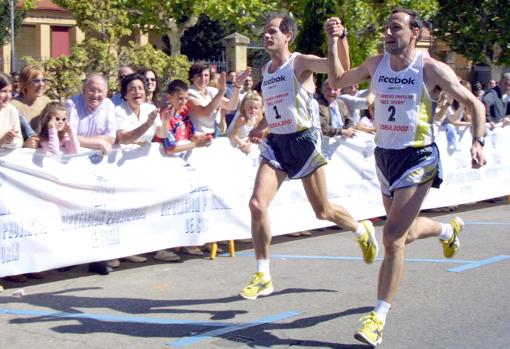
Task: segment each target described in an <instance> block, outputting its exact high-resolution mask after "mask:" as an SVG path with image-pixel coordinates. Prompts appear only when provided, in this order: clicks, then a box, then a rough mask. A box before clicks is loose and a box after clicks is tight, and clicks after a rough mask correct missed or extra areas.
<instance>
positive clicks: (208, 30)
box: [181, 14, 233, 60]
mask: <svg viewBox="0 0 510 349" xmlns="http://www.w3.org/2000/svg"><path fill="white" fill-rule="evenodd" d="M232 32H233V28H232V26H230V27H229V26H228V24H227V23H225V22H222V21H217V20H212V19H210V18H209V17H208V16H207V15H205V14H201V15H200V17H199V19H198V22H197V24H196V25H195V26H194V27H192V28H190V29H188V30H187V31H186V32H185V33H184V35H183V36H182V38H181V44H182V48H181V53H182V54H184V55H186V56H187V57H188V58H189V59H191V60H200V59H210V60H220V59H221V58H222V54H223V44H222V43H221V39H223V38H224V37H225V36H227V35H229V34H232Z"/></svg>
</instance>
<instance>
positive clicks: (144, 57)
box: [119, 42, 191, 89]
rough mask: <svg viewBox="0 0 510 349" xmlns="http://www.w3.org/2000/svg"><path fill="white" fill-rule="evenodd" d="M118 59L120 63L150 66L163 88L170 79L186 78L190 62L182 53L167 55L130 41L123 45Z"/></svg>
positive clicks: (149, 46) (133, 65)
mask: <svg viewBox="0 0 510 349" xmlns="http://www.w3.org/2000/svg"><path fill="white" fill-rule="evenodd" d="M119 61H120V63H121V64H122V65H129V66H132V67H135V68H138V67H150V68H151V69H154V71H155V72H156V74H157V75H158V76H159V77H160V80H161V86H162V88H163V89H165V87H166V86H167V85H168V83H169V82H170V81H171V80H174V79H181V80H184V81H186V80H188V70H189V68H190V67H191V63H190V61H189V60H188V58H187V57H186V56H184V55H178V56H172V57H169V56H168V55H167V54H166V53H164V52H163V51H161V50H158V49H156V48H154V47H152V46H151V45H145V46H140V45H138V44H134V43H132V42H130V43H129V44H128V45H127V46H123V47H121V49H120V52H119Z"/></svg>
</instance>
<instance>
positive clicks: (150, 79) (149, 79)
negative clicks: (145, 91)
mask: <svg viewBox="0 0 510 349" xmlns="http://www.w3.org/2000/svg"><path fill="white" fill-rule="evenodd" d="M147 81H158V80H157V79H156V78H147Z"/></svg>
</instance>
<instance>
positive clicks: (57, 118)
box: [55, 117, 67, 121]
mask: <svg viewBox="0 0 510 349" xmlns="http://www.w3.org/2000/svg"><path fill="white" fill-rule="evenodd" d="M55 120H57V121H66V120H67V118H59V117H55Z"/></svg>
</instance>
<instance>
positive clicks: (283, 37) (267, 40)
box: [264, 18, 292, 52]
mask: <svg viewBox="0 0 510 349" xmlns="http://www.w3.org/2000/svg"><path fill="white" fill-rule="evenodd" d="M281 22H282V19H281V18H273V19H272V20H270V21H269V22H267V23H266V26H265V34H264V48H265V49H266V51H268V52H272V51H279V50H281V49H282V48H284V47H285V46H286V45H288V43H289V41H290V38H291V37H292V33H287V34H284V33H282V31H281V30H280V23H281Z"/></svg>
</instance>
